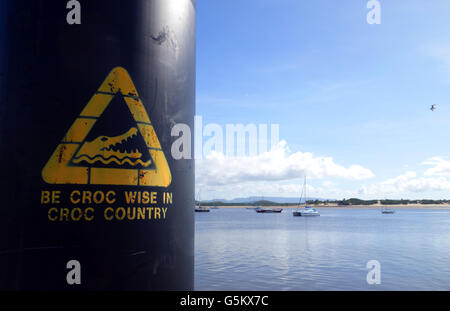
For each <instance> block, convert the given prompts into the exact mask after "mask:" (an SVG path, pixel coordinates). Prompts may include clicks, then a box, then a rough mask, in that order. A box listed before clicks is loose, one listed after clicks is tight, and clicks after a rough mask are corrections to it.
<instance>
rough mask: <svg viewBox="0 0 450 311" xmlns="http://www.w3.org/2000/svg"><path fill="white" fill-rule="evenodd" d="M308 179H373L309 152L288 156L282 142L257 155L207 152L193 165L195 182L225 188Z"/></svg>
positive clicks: (368, 173) (359, 169) (359, 168)
mask: <svg viewBox="0 0 450 311" xmlns="http://www.w3.org/2000/svg"><path fill="white" fill-rule="evenodd" d="M305 174H306V176H307V177H308V178H319V179H322V178H344V179H353V180H362V179H367V178H371V177H374V174H373V173H372V171H370V170H369V169H367V168H364V167H362V166H360V165H351V166H349V167H345V166H343V165H339V164H336V163H335V162H334V160H333V158H331V157H317V156H315V155H314V154H313V153H310V152H296V153H291V152H290V151H289V149H288V147H287V144H286V142H285V141H281V142H280V143H279V145H278V146H277V147H275V148H273V149H272V150H271V151H269V152H265V153H262V154H260V155H257V156H248V157H227V156H225V155H224V154H223V153H219V152H215V151H213V152H211V153H210V154H208V155H207V156H206V157H205V158H204V159H202V160H198V161H197V162H196V177H197V182H198V183H201V184H204V185H229V184H239V183H246V182H258V181H272V182H273V181H287V180H293V179H297V178H302V177H303V176H305Z"/></svg>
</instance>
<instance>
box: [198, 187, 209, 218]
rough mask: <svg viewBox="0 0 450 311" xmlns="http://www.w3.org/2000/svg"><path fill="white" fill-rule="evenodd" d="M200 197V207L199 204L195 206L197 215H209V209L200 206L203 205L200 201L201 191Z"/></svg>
mask: <svg viewBox="0 0 450 311" xmlns="http://www.w3.org/2000/svg"><path fill="white" fill-rule="evenodd" d="M198 197H199V200H198V205H197V204H196V205H195V212H196V213H208V212H209V207H206V206H200V205H201V201H200V191H199V193H198Z"/></svg>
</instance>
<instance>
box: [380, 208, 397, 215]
mask: <svg viewBox="0 0 450 311" xmlns="http://www.w3.org/2000/svg"><path fill="white" fill-rule="evenodd" d="M394 213H395V210H393V209H390V208H383V209H382V210H381V214H394Z"/></svg>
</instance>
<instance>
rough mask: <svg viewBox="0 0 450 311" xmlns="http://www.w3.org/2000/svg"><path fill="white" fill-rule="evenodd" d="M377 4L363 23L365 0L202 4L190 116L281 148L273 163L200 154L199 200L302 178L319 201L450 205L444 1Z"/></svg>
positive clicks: (283, 189)
mask: <svg viewBox="0 0 450 311" xmlns="http://www.w3.org/2000/svg"><path fill="white" fill-rule="evenodd" d="M380 3H381V14H382V15H381V24H380V25H369V24H368V23H367V21H366V15H367V13H368V12H369V10H368V9H367V8H366V4H367V1H365V0H352V1H331V0H316V1H300V0H246V1H236V0H199V1H198V2H197V115H201V116H202V117H203V123H204V124H205V123H217V124H220V125H222V126H225V124H227V123H232V124H237V123H242V124H250V123H255V124H260V123H267V124H271V123H278V124H280V139H281V140H284V141H285V145H283V146H282V147H280V148H281V149H283V151H282V152H278V153H276V154H275V153H274V154H273V158H274V161H272V162H271V161H268V160H267V157H270V156H271V154H270V153H269V154H267V155H265V156H259V157H254V158H252V157H247V158H246V159H236V158H235V159H227V158H226V157H225V158H224V157H221V156H220V155H217V154H215V155H211V156H210V158H208V155H205V156H206V159H204V160H198V161H197V178H196V180H197V191H199V190H200V191H201V192H202V199H203V198H218V197H220V198H233V197H241V196H246V195H261V196H268V195H280V196H296V195H298V192H299V191H300V189H298V188H299V187H298V185H299V184H301V183H302V179H303V175H304V174H306V175H307V176H308V185H309V187H310V189H309V194H311V195H313V196H319V197H327V198H339V199H340V198H344V197H346V198H348V197H361V198H384V197H386V198H435V199H438V198H450V178H448V177H449V176H450V162H449V161H450V147H449V144H448V143H447V141H448V140H449V138H450V131H449V128H450V127H449V125H448V120H449V119H450V108H449V107H450V105H449V104H450V100H449V99H450V98H449V97H450V31H449V29H450V19H449V18H448V17H449V16H450V2H449V1H445V0H434V1H425V0H415V1H406V0H405V1H387V0H380ZM431 104H436V105H437V110H436V111H434V112H431V111H430V110H429V107H430V106H431ZM205 139H206V138H205ZM306 155H308V156H306ZM324 159H327V160H324ZM246 161H248V162H246ZM277 161H278V162H277ZM330 161H331V162H330ZM269 162H270V163H271V164H272V165H274V166H275V167H273V172H272V171H270V168H267V167H266V166H265V164H266V163H269ZM245 163H251V165H244V164H245ZM258 163H259V164H260V165H261V166H264V167H262V169H261V171H263V172H265V173H261V174H259V173H258V172H257V171H258V167H257V165H258ZM277 163H279V164H280V166H282V170H281V171H280V167H278V165H277ZM327 163H328V164H327ZM243 166H246V167H243ZM249 166H251V169H252V171H251V172H249V171H248V170H249V168H248V167H249ZM221 169H223V170H224V173H223V174H222V173H221ZM268 170H269V172H268ZM358 170H359V171H358ZM211 171H213V172H214V174H212V173H211ZM230 171H233V172H234V173H235V174H232V173H230ZM357 171H358V172H359V173H358V172H357ZM230 174H231V175H233V177H232V178H231V177H230ZM222 175H223V176H222Z"/></svg>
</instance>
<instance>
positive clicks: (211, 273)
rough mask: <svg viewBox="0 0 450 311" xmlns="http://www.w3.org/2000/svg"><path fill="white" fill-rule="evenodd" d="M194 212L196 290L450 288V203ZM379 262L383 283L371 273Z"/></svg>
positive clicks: (224, 209)
mask: <svg viewBox="0 0 450 311" xmlns="http://www.w3.org/2000/svg"><path fill="white" fill-rule="evenodd" d="M320 212H321V216H320V217H310V218H307V217H293V216H292V210H291V209H285V210H283V212H282V213H280V214H259V213H256V212H255V211H254V210H248V209H244V208H222V209H212V210H211V212H209V213H196V215H195V218H196V236H195V289H196V290H450V210H444V209H397V210H396V213H395V214H381V212H380V210H379V209H367V208H366V209H337V208H334V209H331V208H329V209H321V210H320ZM370 260H377V261H378V262H379V263H380V269H379V271H380V274H379V276H380V278H379V280H380V282H381V284H373V285H370V284H368V282H367V280H366V279H367V274H368V273H369V272H370V271H372V274H371V276H374V274H373V273H375V272H376V269H375V270H374V269H373V268H372V269H368V268H367V267H366V265H367V263H368V261H370Z"/></svg>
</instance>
